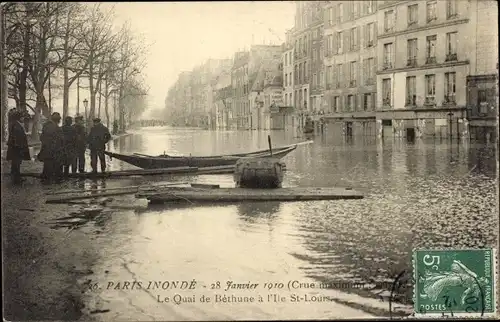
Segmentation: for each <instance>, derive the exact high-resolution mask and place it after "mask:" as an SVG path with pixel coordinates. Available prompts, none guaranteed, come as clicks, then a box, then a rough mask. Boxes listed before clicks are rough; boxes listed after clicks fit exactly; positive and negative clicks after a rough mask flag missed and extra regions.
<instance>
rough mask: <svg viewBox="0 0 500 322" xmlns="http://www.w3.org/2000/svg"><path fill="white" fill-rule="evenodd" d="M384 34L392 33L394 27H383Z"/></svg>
mask: <svg viewBox="0 0 500 322" xmlns="http://www.w3.org/2000/svg"><path fill="white" fill-rule="evenodd" d="M384 32H385V33H386V34H388V33H391V32H394V26H390V27H385V28H384Z"/></svg>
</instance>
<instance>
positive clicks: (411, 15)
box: [408, 4, 418, 26]
mask: <svg viewBox="0 0 500 322" xmlns="http://www.w3.org/2000/svg"><path fill="white" fill-rule="evenodd" d="M417 23H418V4H413V5H411V6H408V26H412V25H414V24H417Z"/></svg>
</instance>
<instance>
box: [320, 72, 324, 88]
mask: <svg viewBox="0 0 500 322" xmlns="http://www.w3.org/2000/svg"><path fill="white" fill-rule="evenodd" d="M324 75H325V73H324V72H323V71H321V72H319V84H320V86H322V87H323V86H325V76H324Z"/></svg>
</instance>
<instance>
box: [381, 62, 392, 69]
mask: <svg viewBox="0 0 500 322" xmlns="http://www.w3.org/2000/svg"><path fill="white" fill-rule="evenodd" d="M391 68H392V62H388V61H386V62H384V64H383V65H382V70H387V69H391Z"/></svg>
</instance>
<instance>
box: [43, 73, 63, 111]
mask: <svg viewBox="0 0 500 322" xmlns="http://www.w3.org/2000/svg"><path fill="white" fill-rule="evenodd" d="M50 78H51V77H50V74H49V79H48V83H47V85H48V87H49V114H52V88H51V85H50ZM63 119H64V118H63Z"/></svg>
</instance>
